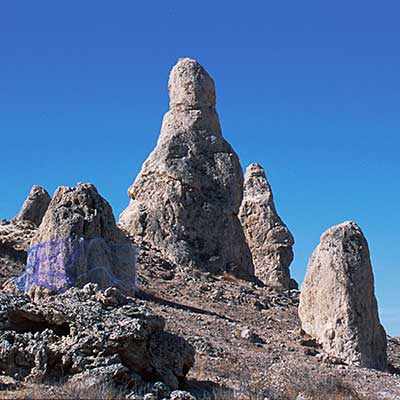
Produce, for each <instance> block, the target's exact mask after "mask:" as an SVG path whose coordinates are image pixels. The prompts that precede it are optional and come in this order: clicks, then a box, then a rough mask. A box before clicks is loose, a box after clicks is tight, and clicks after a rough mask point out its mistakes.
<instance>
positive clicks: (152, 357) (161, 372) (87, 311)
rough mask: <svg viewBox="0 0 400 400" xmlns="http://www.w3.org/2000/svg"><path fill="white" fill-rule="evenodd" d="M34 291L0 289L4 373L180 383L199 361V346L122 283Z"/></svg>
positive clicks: (43, 378)
mask: <svg viewBox="0 0 400 400" xmlns="http://www.w3.org/2000/svg"><path fill="white" fill-rule="evenodd" d="M28 295H29V297H28V296H24V295H15V294H7V293H0V349H1V351H0V373H1V374H4V375H8V376H12V377H14V378H16V379H18V380H26V381H30V382H49V381H52V380H60V379H61V378H64V379H65V380H66V381H69V382H86V383H85V384H88V385H89V384H96V383H106V382H108V383H112V384H115V385H118V384H124V385H132V386H135V385H140V384H143V382H144V381H147V380H157V379H159V380H162V381H163V382H165V383H166V384H167V385H168V386H169V387H170V388H172V389H177V388H178V387H179V385H180V384H182V383H183V382H184V380H185V376H186V374H187V373H188V371H189V369H190V368H191V367H192V366H193V363H194V349H193V347H192V346H191V345H189V344H188V343H187V342H186V341H185V340H184V339H182V338H180V337H178V336H175V335H172V334H170V333H168V332H165V331H164V326H165V322H164V319H163V318H161V317H159V316H156V315H154V314H152V313H151V312H150V311H149V310H148V309H146V307H145V306H144V305H143V302H141V301H139V300H136V299H133V298H130V297H126V296H124V295H123V294H122V293H121V292H119V291H118V289H115V288H109V289H107V290H105V291H104V292H103V291H99V290H98V288H97V286H96V285H95V284H87V285H86V286H85V287H84V288H83V289H78V288H71V289H69V290H68V291H67V292H65V293H64V294H60V295H55V296H45V295H44V294H43V289H42V288H40V287H35V288H32V289H31V291H30V292H28Z"/></svg>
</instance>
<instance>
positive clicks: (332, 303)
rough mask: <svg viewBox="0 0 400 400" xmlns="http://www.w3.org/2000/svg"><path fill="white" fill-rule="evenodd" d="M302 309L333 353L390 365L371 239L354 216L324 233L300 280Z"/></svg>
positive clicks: (306, 323) (311, 330) (309, 329)
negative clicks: (366, 237)
mask: <svg viewBox="0 0 400 400" xmlns="http://www.w3.org/2000/svg"><path fill="white" fill-rule="evenodd" d="M299 315H300V319H301V324H302V329H303V330H304V331H305V332H306V333H307V334H308V335H310V336H311V337H313V338H315V339H316V340H317V341H318V342H319V344H320V345H322V347H323V349H324V350H325V352H326V353H328V354H329V355H331V356H334V357H339V358H341V359H342V360H344V361H345V362H347V363H349V364H355V365H360V366H362V367H368V368H374V369H381V370H382V369H385V368H386V364H387V356H386V333H385V331H384V329H383V327H382V325H381V324H380V322H379V317H378V309H377V302H376V298H375V295H374V278H373V273H372V266H371V261H370V255H369V249H368V243H367V241H366V239H365V237H364V235H363V233H362V231H361V229H360V228H359V227H358V226H357V224H355V223H354V222H345V223H343V224H340V225H337V226H334V227H332V228H330V229H328V230H327V231H326V232H325V233H323V234H322V236H321V241H320V243H319V245H318V246H317V248H316V249H315V251H314V253H313V255H312V256H311V258H310V261H309V264H308V268H307V274H306V277H305V280H304V282H303V285H302V291H301V296H300V307H299Z"/></svg>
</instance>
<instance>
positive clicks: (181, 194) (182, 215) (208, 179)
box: [119, 58, 254, 278]
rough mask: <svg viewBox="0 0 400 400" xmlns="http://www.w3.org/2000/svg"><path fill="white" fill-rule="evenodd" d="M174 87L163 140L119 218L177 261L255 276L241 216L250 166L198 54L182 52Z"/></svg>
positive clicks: (139, 237)
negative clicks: (228, 134)
mask: <svg viewBox="0 0 400 400" xmlns="http://www.w3.org/2000/svg"><path fill="white" fill-rule="evenodd" d="M168 89H169V95H170V110H169V111H168V112H167V113H166V114H165V116H164V120H163V123H162V128H161V133H160V137H159V139H158V143H157V146H156V148H155V149H154V150H153V152H152V153H151V154H150V156H149V157H148V159H147V160H146V161H145V163H144V164H143V167H142V170H141V172H140V174H139V175H138V177H137V178H136V180H135V182H134V183H133V185H132V186H131V187H130V188H129V190H128V193H129V196H130V198H131V202H130V204H129V206H128V207H127V209H126V210H125V211H124V212H123V213H122V214H121V216H120V220H119V224H120V226H121V227H122V228H123V229H124V230H125V231H127V232H128V233H129V234H131V235H132V236H134V238H135V241H136V242H137V243H139V244H140V243H147V244H148V245H150V246H152V247H153V248H155V249H158V250H159V251H160V252H161V254H162V255H163V257H165V258H166V259H167V260H169V261H171V262H173V263H176V264H179V265H184V266H190V267H193V268H197V269H200V270H204V271H209V272H213V273H215V272H225V271H228V272H231V273H233V274H234V275H236V276H238V277H240V278H250V277H252V275H253V272H254V271H253V269H254V268H253V263H252V259H251V254H250V251H249V248H248V245H247V243H246V241H245V237H244V234H243V230H242V227H241V225H240V221H239V219H238V212H239V207H240V203H241V201H242V196H243V193H242V192H243V174H242V170H241V166H240V163H239V159H238V157H237V155H236V153H235V152H234V151H233V149H232V147H231V146H230V145H229V144H228V143H227V142H226V141H225V139H224V138H223V136H222V133H221V128H220V124H219V119H218V114H217V112H216V109H215V104H216V101H215V89H214V82H213V80H212V79H211V77H210V76H209V75H208V73H207V72H206V71H205V70H204V68H203V67H202V66H201V65H200V64H199V63H198V62H197V61H194V60H191V59H189V58H183V59H180V60H179V61H178V63H177V64H176V65H175V66H174V67H173V69H172V71H171V74H170V77H169V84H168Z"/></svg>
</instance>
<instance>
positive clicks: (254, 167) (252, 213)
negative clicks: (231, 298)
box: [239, 163, 294, 291]
mask: <svg viewBox="0 0 400 400" xmlns="http://www.w3.org/2000/svg"><path fill="white" fill-rule="evenodd" d="M239 217H240V220H241V223H242V226H243V230H244V233H245V236H246V239H247V243H248V244H249V247H250V250H251V253H252V257H253V263H254V267H255V275H256V276H257V277H258V278H259V279H261V280H262V281H263V282H264V283H265V284H267V285H269V286H272V287H273V288H275V289H277V290H279V291H281V290H286V289H289V288H290V286H291V283H290V273H289V266H290V263H291V262H292V260H293V250H292V246H293V244H294V239H293V236H292V234H291V233H290V231H289V229H288V228H287V226H286V225H285V224H284V223H283V222H282V220H281V218H280V217H279V215H278V213H277V211H276V208H275V204H274V200H273V195H272V190H271V186H270V184H269V182H268V180H267V178H266V175H265V171H264V169H263V168H262V167H261V165H260V164H257V163H253V164H250V165H249V166H248V167H247V169H246V174H245V181H244V196H243V201H242V205H241V208H240V212H239Z"/></svg>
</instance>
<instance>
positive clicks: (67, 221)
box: [18, 184, 136, 293]
mask: <svg viewBox="0 0 400 400" xmlns="http://www.w3.org/2000/svg"><path fill="white" fill-rule="evenodd" d="M31 244H32V247H31V249H30V250H29V254H28V260H27V267H26V272H25V274H24V275H23V276H21V277H20V278H19V280H18V285H19V286H20V288H21V289H23V290H28V289H29V288H30V286H31V285H32V284H33V283H35V284H37V285H41V286H45V287H47V288H49V289H51V290H54V291H57V292H62V291H63V290H66V289H67V288H68V287H71V286H73V285H74V286H79V287H82V286H83V285H84V284H86V283H88V282H94V283H97V284H98V285H99V286H100V287H101V288H107V287H110V286H115V287H118V288H119V289H121V290H123V291H124V292H127V293H131V292H132V291H134V289H135V284H136V271H135V249H134V247H133V246H132V244H131V242H130V240H129V239H128V238H127V237H126V236H125V235H124V234H123V232H122V231H121V230H120V229H119V228H118V227H117V226H116V223H115V219H114V216H113V213H112V209H111V206H110V205H109V204H108V202H107V201H106V200H105V199H103V198H102V197H101V196H100V195H99V193H98V192H97V190H96V188H95V187H94V185H92V184H78V186H77V187H76V188H71V187H65V186H61V187H59V188H58V189H57V191H56V193H55V194H54V197H53V199H52V201H51V203H50V205H49V207H48V209H47V211H46V214H45V216H44V218H43V221H42V223H41V225H40V227H39V229H38V231H37V232H36V234H35V235H34V237H33V239H32V243H31Z"/></svg>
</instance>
